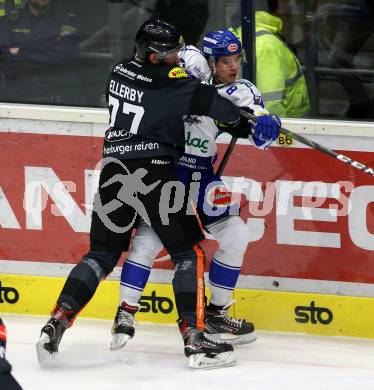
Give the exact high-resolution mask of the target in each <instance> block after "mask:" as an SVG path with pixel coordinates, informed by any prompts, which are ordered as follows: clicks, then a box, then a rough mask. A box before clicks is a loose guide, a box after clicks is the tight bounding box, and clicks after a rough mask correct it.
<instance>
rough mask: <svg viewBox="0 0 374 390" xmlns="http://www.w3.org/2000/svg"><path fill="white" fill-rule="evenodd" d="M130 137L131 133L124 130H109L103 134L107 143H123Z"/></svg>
mask: <svg viewBox="0 0 374 390" xmlns="http://www.w3.org/2000/svg"><path fill="white" fill-rule="evenodd" d="M132 136H133V134H132V133H130V132H129V131H128V130H124V129H109V130H107V131H106V132H105V140H106V141H108V142H118V141H123V140H125V139H129V138H131V137H132Z"/></svg>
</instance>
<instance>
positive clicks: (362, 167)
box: [240, 110, 374, 176]
mask: <svg viewBox="0 0 374 390" xmlns="http://www.w3.org/2000/svg"><path fill="white" fill-rule="evenodd" d="M240 115H242V116H244V117H245V118H247V119H249V120H251V121H253V122H256V117H255V116H254V115H252V114H250V113H248V112H247V111H244V110H240ZM280 132H281V133H282V134H284V135H286V136H289V137H291V138H293V139H295V140H296V141H299V142H301V143H302V144H305V145H308V146H310V147H311V148H313V149H316V150H318V151H320V152H322V153H324V154H327V155H328V156H331V157H333V158H335V159H337V160H339V161H341V162H343V163H345V164H348V165H351V166H352V167H353V168H356V169H358V170H360V171H362V172H365V173H367V174H368V175H370V176H374V168H370V167H368V166H367V165H365V164H363V163H360V162H358V161H355V160H353V159H352V158H350V157H347V156H345V155H344V154H340V153H336V152H334V151H333V150H331V149H328V148H326V147H325V146H322V145H320V144H317V143H316V142H314V141H311V140H310V139H308V138H305V137H303V136H302V135H299V134H296V133H294V132H292V131H290V130H286V129H284V128H283V127H282V128H281V129H280Z"/></svg>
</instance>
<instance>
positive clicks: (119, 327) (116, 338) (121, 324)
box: [110, 302, 139, 351]
mask: <svg viewBox="0 0 374 390" xmlns="http://www.w3.org/2000/svg"><path fill="white" fill-rule="evenodd" d="M138 310H139V306H130V305H128V304H127V303H126V302H122V303H121V306H119V307H118V309H117V314H116V317H115V318H114V324H113V326H112V335H113V338H112V342H111V344H110V350H111V351H116V350H118V349H121V348H123V347H124V346H125V345H126V343H127V342H128V341H129V340H130V339H132V338H133V337H134V334H135V328H134V321H135V319H134V315H135V313H136V312H137V311H138Z"/></svg>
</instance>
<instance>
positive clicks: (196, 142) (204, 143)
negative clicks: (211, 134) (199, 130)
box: [185, 131, 209, 153]
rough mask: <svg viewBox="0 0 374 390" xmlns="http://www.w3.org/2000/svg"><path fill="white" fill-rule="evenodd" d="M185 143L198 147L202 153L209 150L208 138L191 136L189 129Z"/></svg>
mask: <svg viewBox="0 0 374 390" xmlns="http://www.w3.org/2000/svg"><path fill="white" fill-rule="evenodd" d="M185 143H186V145H187V146H193V147H195V148H198V149H199V150H200V151H201V152H202V153H207V151H208V144H209V140H208V139H201V138H198V137H195V138H191V132H190V131H187V137H186V140H185Z"/></svg>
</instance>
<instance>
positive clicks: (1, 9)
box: [0, 0, 22, 18]
mask: <svg viewBox="0 0 374 390" xmlns="http://www.w3.org/2000/svg"><path fill="white" fill-rule="evenodd" d="M21 4H22V0H14V6H15V7H19V6H20V5H21ZM4 15H5V0H0V18H1V17H2V16H4Z"/></svg>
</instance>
